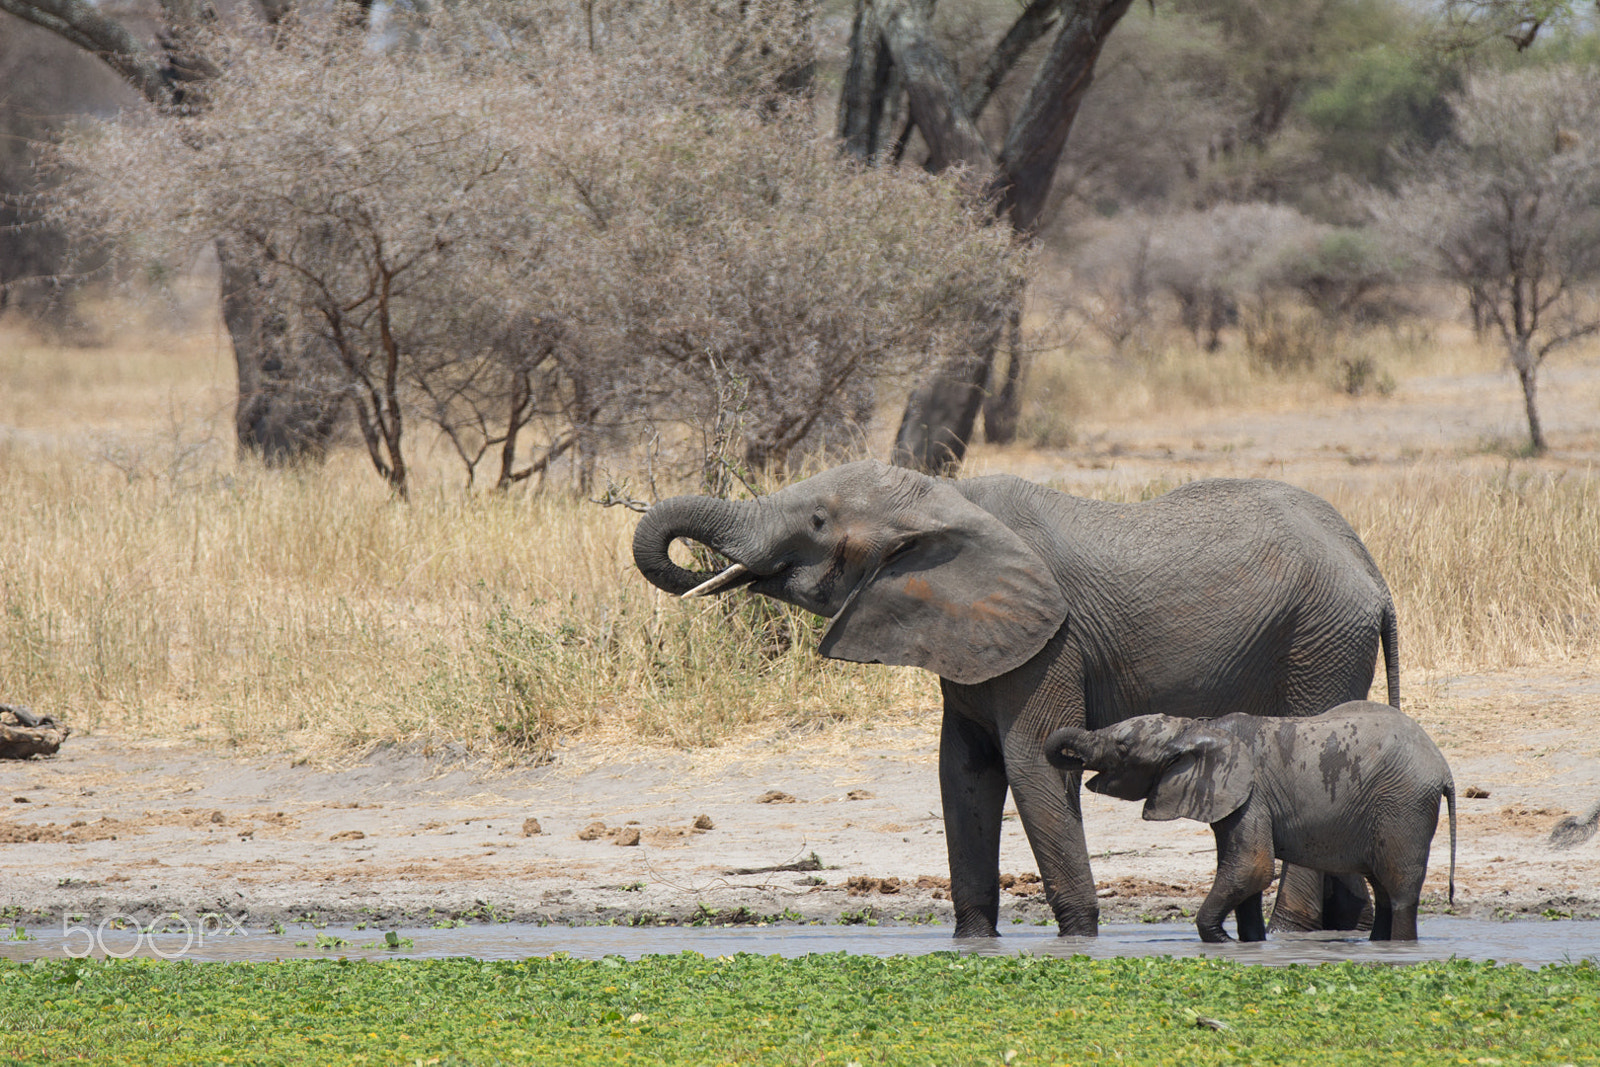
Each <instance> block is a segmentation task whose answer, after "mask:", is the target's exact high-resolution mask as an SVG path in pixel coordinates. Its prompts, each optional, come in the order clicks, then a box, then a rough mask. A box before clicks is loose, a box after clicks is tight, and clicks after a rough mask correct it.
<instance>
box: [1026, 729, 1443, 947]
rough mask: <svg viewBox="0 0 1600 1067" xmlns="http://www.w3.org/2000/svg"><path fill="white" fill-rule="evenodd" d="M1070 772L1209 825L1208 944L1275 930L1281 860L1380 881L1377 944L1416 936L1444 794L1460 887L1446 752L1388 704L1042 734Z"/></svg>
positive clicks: (1159, 812)
mask: <svg viewBox="0 0 1600 1067" xmlns="http://www.w3.org/2000/svg"><path fill="white" fill-rule="evenodd" d="M1045 751H1046V753H1047V754H1048V756H1049V759H1050V762H1051V763H1053V764H1055V766H1057V767H1059V768H1061V769H1062V770H1064V771H1070V772H1077V773H1081V772H1083V771H1084V770H1091V771H1099V772H1100V773H1099V774H1097V775H1095V777H1093V778H1091V779H1090V780H1089V783H1088V784H1089V788H1090V789H1091V790H1093V791H1094V792H1096V793H1103V794H1105V795H1106V796H1112V797H1118V798H1119V799H1122V800H1142V801H1144V817H1145V818H1146V819H1152V820H1163V819H1195V820H1198V821H1200V822H1204V823H1210V824H1211V829H1212V831H1213V833H1215V834H1216V838H1217V877H1216V881H1215V882H1213V883H1212V885H1211V892H1210V893H1209V894H1207V896H1206V902H1205V903H1204V904H1202V905H1201V906H1200V913H1199V915H1198V916H1197V917H1196V925H1198V926H1199V928H1200V939H1201V940H1202V941H1229V940H1232V939H1231V938H1229V937H1228V934H1227V932H1226V931H1224V930H1223V928H1222V920H1223V918H1224V917H1225V916H1226V915H1227V914H1228V912H1230V911H1233V912H1235V913H1236V915H1237V917H1238V930H1239V940H1241V941H1261V940H1263V939H1264V938H1265V937H1266V936H1267V931H1266V926H1265V924H1264V923H1263V922H1262V920H1261V891H1262V890H1264V889H1266V888H1267V886H1268V885H1270V884H1271V882H1272V878H1273V873H1274V872H1273V861H1274V860H1275V859H1281V860H1283V861H1285V862H1286V863H1295V864H1300V865H1302V866H1304V867H1308V868H1311V869H1314V870H1319V871H1328V872H1332V873H1337V874H1346V875H1360V876H1362V877H1364V878H1366V879H1367V880H1369V881H1370V882H1371V883H1372V890H1373V897H1374V907H1373V918H1372V940H1374V941H1390V940H1393V941H1415V940H1416V939H1417V901H1418V898H1419V897H1420V896H1421V895H1422V882H1423V879H1424V878H1425V877H1426V876H1427V873H1428V847H1429V845H1430V844H1431V842H1432V841H1433V833H1434V830H1435V829H1436V828H1437V827H1438V823H1439V798H1440V797H1444V798H1445V800H1446V801H1447V803H1448V804H1449V807H1450V899H1451V901H1452V902H1453V901H1454V900H1455V896H1456V787H1455V782H1454V780H1453V779H1452V778H1451V776H1450V767H1449V765H1448V764H1447V763H1446V762H1445V759H1444V756H1443V755H1441V754H1440V752H1439V749H1438V747H1437V746H1436V745H1434V743H1433V741H1432V739H1430V738H1429V737H1428V735H1427V733H1426V732H1424V731H1423V729H1422V727H1421V726H1418V725H1417V724H1416V722H1415V721H1413V720H1412V719H1409V718H1407V717H1406V716H1404V715H1402V714H1400V712H1399V711H1397V710H1396V709H1394V708H1392V707H1390V706H1389V705H1388V704H1375V703H1372V702H1371V701H1367V700H1355V701H1351V702H1350V703H1348V704H1340V705H1339V706H1338V707H1336V708H1332V709H1330V710H1328V711H1326V712H1324V713H1323V714H1321V715H1317V716H1313V717H1311V718H1305V719H1273V718H1263V717H1260V716H1256V715H1226V716H1224V717H1222V718H1220V719H1211V720H1202V719H1179V718H1173V717H1171V716H1167V715H1141V716H1139V717H1137V718H1133V719H1128V720H1126V721H1124V722H1120V723H1117V724H1116V725H1115V726H1110V727H1107V728H1105V729H1103V730H1080V729H1077V728H1075V727H1071V726H1069V727H1065V728H1063V729H1060V730H1057V731H1056V732H1055V733H1053V734H1051V735H1050V736H1049V737H1048V738H1047V739H1046V740H1045Z"/></svg>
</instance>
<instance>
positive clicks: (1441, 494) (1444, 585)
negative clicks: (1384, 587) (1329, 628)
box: [1334, 468, 1600, 670]
mask: <svg viewBox="0 0 1600 1067" xmlns="http://www.w3.org/2000/svg"><path fill="white" fill-rule="evenodd" d="M1334 502H1335V503H1336V504H1337V505H1338V506H1339V507H1340V509H1341V510H1342V511H1343V512H1344V513H1345V515H1346V516H1347V517H1348V518H1349V519H1350V521H1351V523H1352V524H1353V525H1354V526H1355V527H1356V529H1357V530H1358V531H1360V533H1361V536H1362V538H1363V539H1364V540H1365V541H1366V543H1367V546H1368V548H1369V549H1371V551H1372V554H1373V557H1374V558H1375V559H1376V560H1377V561H1378V565H1379V567H1381V568H1382V569H1383V573H1384V575H1385V577H1386V578H1387V579H1388V581H1389V586H1390V588H1391V590H1392V591H1393V593H1394V597H1395V603H1396V607H1397V609H1398V611H1399V615H1400V625H1401V636H1402V642H1401V662H1402V663H1403V664H1404V665H1405V666H1406V667H1407V668H1408V669H1409V668H1411V667H1423V668H1433V669H1449V670H1460V669H1471V668H1477V669H1483V668H1490V669H1493V668H1502V667H1522V666H1529V665H1535V664H1555V663H1568V662H1573V661H1584V662H1587V661H1592V659H1593V657H1594V655H1595V650H1596V648H1597V647H1600V477H1597V476H1596V475H1595V473H1593V472H1586V473H1581V474H1565V475H1549V474H1545V473H1542V472H1537V471H1528V472H1515V471H1512V470H1510V469H1509V468H1508V469H1507V470H1506V471H1505V472H1503V473H1500V474H1496V475H1492V476H1487V477H1486V476H1482V475H1479V476H1471V475H1462V474H1460V473H1459V472H1455V473H1444V472H1440V473H1417V474H1413V475H1410V476H1408V477H1405V478H1402V479H1400V480H1399V481H1397V482H1395V483H1392V484H1390V485H1386V486H1382V487H1379V488H1377V489H1375V490H1373V491H1371V492H1368V493H1359V494H1358V493H1353V492H1351V493H1346V494H1344V495H1341V496H1336V497H1335V499H1334Z"/></svg>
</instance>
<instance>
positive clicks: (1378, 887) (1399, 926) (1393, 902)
mask: <svg viewBox="0 0 1600 1067" xmlns="http://www.w3.org/2000/svg"><path fill="white" fill-rule="evenodd" d="M1427 864H1428V860H1427V856H1426V855H1424V856H1423V858H1422V862H1421V863H1420V864H1419V863H1415V862H1405V863H1396V862H1387V863H1380V864H1378V865H1377V867H1378V869H1377V870H1376V871H1375V872H1374V873H1373V877H1372V893H1373V896H1374V897H1376V898H1377V899H1378V901H1379V903H1380V904H1387V905H1388V908H1387V910H1388V912H1389V916H1388V921H1387V922H1386V923H1385V924H1384V925H1383V926H1382V927H1380V926H1379V920H1380V918H1381V917H1382V912H1381V910H1380V909H1379V908H1374V915H1373V921H1372V940H1374V941H1415V940H1416V939H1417V905H1418V903H1419V902H1420V901H1421V899H1422V881H1423V878H1424V877H1425V876H1426V874H1427V870H1428V866H1427ZM1380 929H1381V930H1382V934H1383V936H1381V937H1380V936H1379V932H1380Z"/></svg>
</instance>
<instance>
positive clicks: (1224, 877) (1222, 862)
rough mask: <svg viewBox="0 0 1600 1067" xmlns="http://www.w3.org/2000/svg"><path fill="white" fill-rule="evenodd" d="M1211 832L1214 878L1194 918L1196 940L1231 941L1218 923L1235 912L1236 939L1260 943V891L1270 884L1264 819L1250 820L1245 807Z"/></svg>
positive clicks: (1267, 831)
mask: <svg viewBox="0 0 1600 1067" xmlns="http://www.w3.org/2000/svg"><path fill="white" fill-rule="evenodd" d="M1211 829H1212V832H1213V833H1215V834H1216V837H1217V877H1216V880H1215V881H1213V882H1212V883H1211V892H1210V893H1208V894H1206V900H1205V903H1204V904H1202V905H1200V913H1199V914H1198V915H1197V916H1195V925H1196V926H1198V927H1199V929H1200V940H1202V941H1210V942H1218V941H1229V940H1232V939H1231V938H1230V937H1228V932H1227V931H1226V930H1224V929H1223V928H1222V920H1223V919H1224V918H1226V917H1227V914H1228V912H1230V911H1235V909H1237V913H1238V918H1239V939H1240V940H1241V941H1261V940H1264V939H1265V938H1266V924H1265V923H1264V922H1263V921H1262V917H1261V891H1262V890H1263V889H1266V888H1267V886H1269V885H1271V884H1272V827H1271V825H1270V824H1268V823H1266V822H1265V820H1261V819H1258V818H1255V817H1252V816H1251V815H1250V814H1249V813H1248V806H1246V808H1241V809H1240V810H1239V811H1236V812H1234V813H1233V814H1232V815H1230V816H1228V817H1227V818H1226V819H1223V820H1222V821H1220V822H1216V823H1212V824H1211Z"/></svg>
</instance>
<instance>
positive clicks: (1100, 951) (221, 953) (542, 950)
mask: <svg viewBox="0 0 1600 1067" xmlns="http://www.w3.org/2000/svg"><path fill="white" fill-rule="evenodd" d="M27 933H28V935H30V936H31V937H32V938H33V940H28V941H7V942H4V943H0V956H3V957H6V958H9V959H14V960H28V959H38V958H45V959H59V958H62V957H64V956H69V955H83V954H84V952H85V950H86V949H87V950H88V951H89V953H90V954H91V955H93V956H95V957H103V956H105V955H108V954H109V955H115V956H127V955H138V956H141V957H150V956H164V957H166V958H168V959H189V960H274V959H293V958H318V957H322V958H337V957H339V956H346V957H351V958H374V959H381V958H393V957H408V958H413V959H418V958H437V957H444V956H471V957H475V958H478V959H520V958H523V957H528V956H548V955H550V954H552V953H557V952H564V953H567V954H569V955H571V956H574V957H577V958H581V959H593V958H598V957H600V956H610V955H616V956H623V957H626V958H628V959H637V958H638V957H640V956H648V955H659V954H673V953H679V952H698V953H700V954H702V955H704V956H722V955H730V954H733V953H736V952H753V953H760V954H764V955H777V956H804V955H807V954H810V953H818V952H849V953H854V954H858V955H868V956H892V955H923V954H926V953H930V952H950V951H955V952H959V953H963V954H973V955H985V956H989V955H1009V954H1017V953H1031V954H1033V955H1037V956H1062V957H1065V956H1075V955H1084V956H1092V957H1096V958H1105V957H1113V956H1204V957H1210V958H1225V959H1234V960H1239V961H1240V962H1244V963H1259V964H1269V965H1282V964H1289V963H1325V962H1333V961H1338V960H1350V961H1353V962H1363V963H1390V964H1403V963H1416V962H1420V961H1423V960H1439V959H1449V958H1451V957H1452V956H1454V957H1459V958H1462V959H1473V960H1496V961H1498V962H1501V963H1520V964H1524V965H1526V966H1530V967H1537V966H1540V965H1543V964H1546V963H1561V962H1569V961H1570V962H1577V961H1579V960H1582V959H1592V960H1600V921H1578V920H1567V921H1557V922H1551V921H1540V920H1528V921H1522V922H1491V921H1485V920H1474V919H1454V918H1449V917H1443V916H1440V917H1425V918H1424V919H1423V921H1422V927H1421V935H1422V936H1421V939H1420V940H1418V941H1417V942H1415V943H1410V944H1404V943H1399V942H1395V943H1388V944H1373V943H1372V942H1369V941H1366V940H1364V939H1361V938H1354V937H1350V936H1347V935H1334V934H1309V935H1298V936H1286V937H1274V938H1273V939H1271V940H1269V941H1266V942H1264V943H1260V944H1251V945H1205V944H1202V943H1201V942H1200V940H1199V938H1198V937H1197V936H1196V934H1195V930H1194V927H1193V926H1190V925H1178V924H1176V923H1173V924H1142V923H1130V924H1117V925H1107V926H1104V927H1102V928H1101V934H1100V936H1099V937H1098V938H1057V937H1055V936H1053V935H1052V934H1051V933H1050V931H1049V930H1047V929H1044V928H1039V927H1026V928H1023V927H1015V928H1012V929H1010V930H1008V931H1006V933H1005V936H1003V937H1001V938H999V939H997V940H991V939H983V940H961V941H957V940H955V939H953V938H952V937H951V936H950V928H949V927H940V926H879V927H865V926H771V927H741V928H732V929H713V928H707V927H653V928H633V927H620V926H587V927H567V926H536V925H530V924H520V923H508V924H500V925H479V926H465V927H458V928H455V929H444V930H439V929H431V928H415V929H401V930H399V931H398V933H399V936H400V937H402V938H410V939H411V944H410V945H409V946H403V947H402V948H401V949H400V950H391V949H388V948H385V947H384V935H383V933H382V932H375V931H373V930H354V929H351V928H349V927H343V928H339V927H331V926H330V927H327V928H325V929H321V930H317V929H312V928H310V927H300V928H296V927H291V928H289V929H286V930H285V931H284V932H283V933H281V934H275V933H270V932H268V931H265V930H258V929H247V930H244V931H239V930H237V929H235V930H233V931H231V932H230V933H227V934H222V933H218V932H215V931H212V932H210V933H206V934H205V935H204V936H200V935H201V932H200V931H189V932H185V931H183V930H182V929H181V927H180V928H178V929H176V930H169V931H168V932H163V933H155V934H149V933H141V932H139V931H136V930H133V929H125V930H116V929H111V928H110V927H109V926H106V927H104V928H102V929H98V930H96V929H94V928H83V927H78V928H69V929H68V930H67V931H65V933H64V932H63V931H62V929H61V928H59V927H57V928H54V929H51V928H48V927H43V926H41V927H36V928H30V929H29V930H28V931H27ZM333 939H339V940H340V941H342V942H343V943H342V944H340V943H338V942H336V941H334V940H333ZM319 941H320V944H319Z"/></svg>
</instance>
